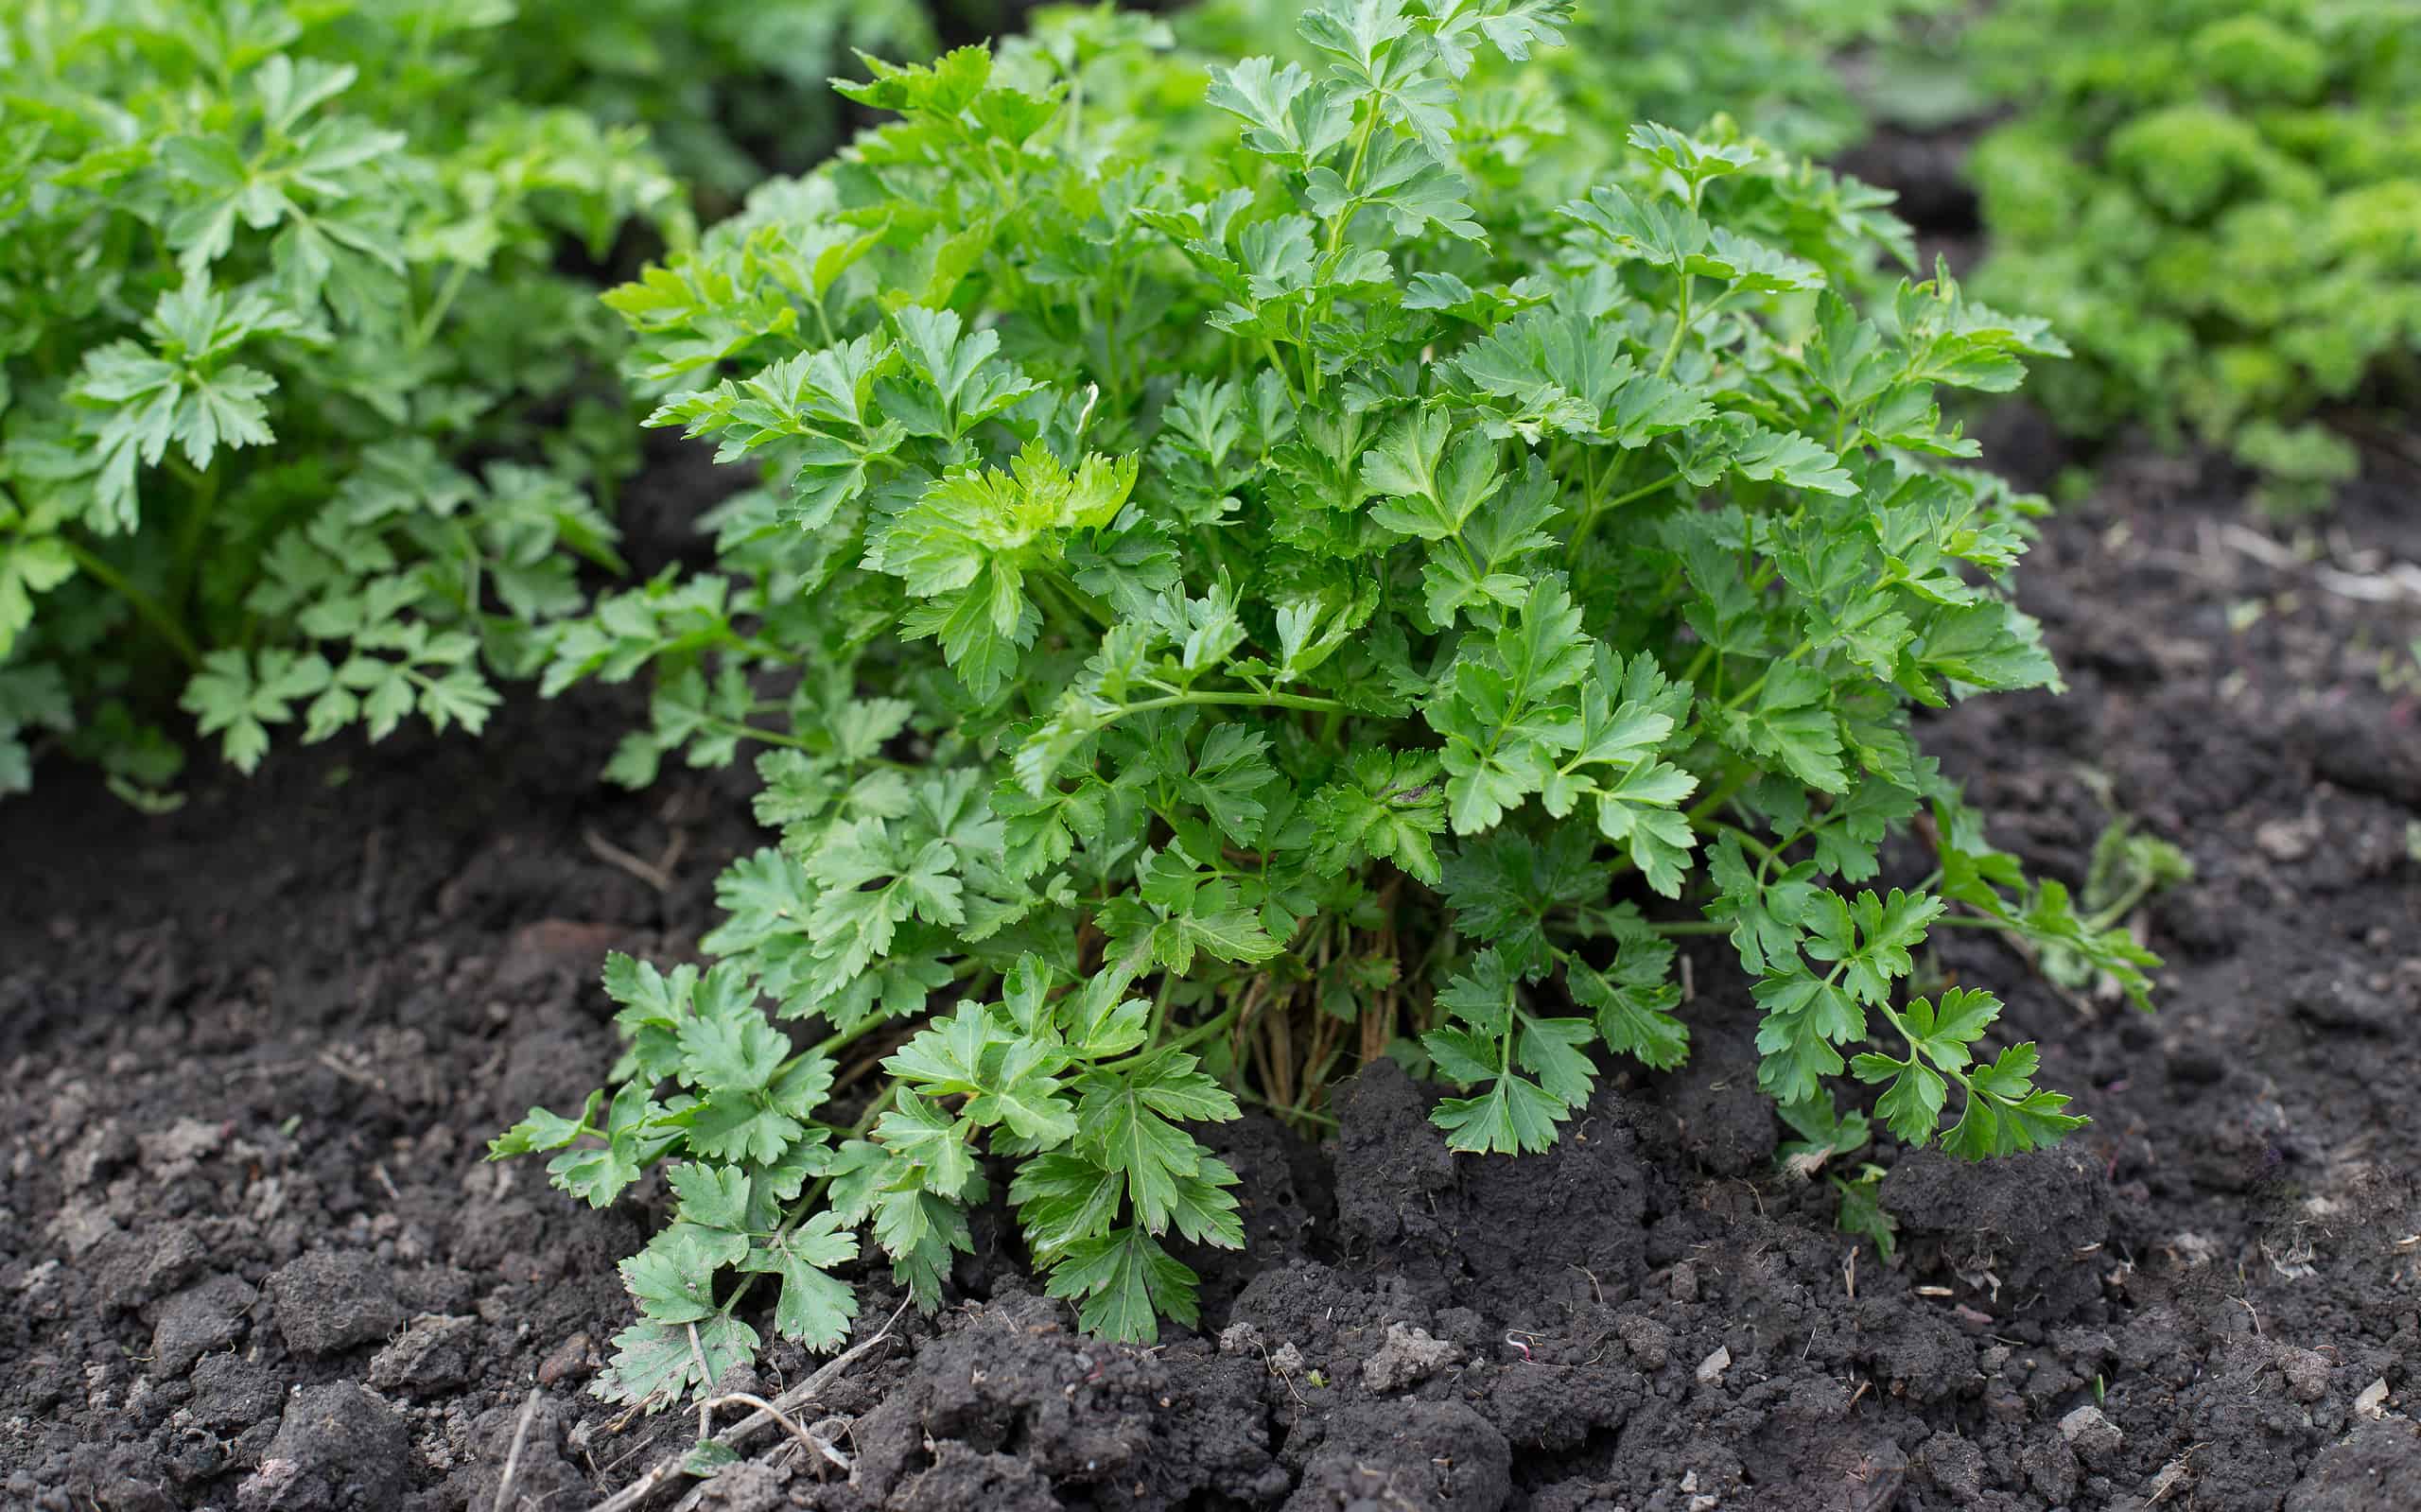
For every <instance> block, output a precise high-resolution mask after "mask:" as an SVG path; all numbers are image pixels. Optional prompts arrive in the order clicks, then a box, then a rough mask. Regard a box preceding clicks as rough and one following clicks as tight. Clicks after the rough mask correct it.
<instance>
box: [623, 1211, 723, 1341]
mask: <svg viewBox="0 0 2421 1512" xmlns="http://www.w3.org/2000/svg"><path fill="white" fill-rule="evenodd" d="M747 1253H748V1239H747V1236H746V1235H743V1234H733V1233H726V1232H723V1230H720V1229H713V1228H701V1227H699V1226H698V1225H695V1224H688V1223H676V1224H674V1225H672V1226H671V1227H670V1228H668V1229H666V1230H665V1231H664V1232H662V1233H660V1234H658V1235H656V1236H655V1238H654V1239H653V1240H651V1241H649V1242H648V1246H647V1248H645V1249H643V1250H641V1251H639V1252H638V1253H637V1254H636V1255H634V1256H632V1257H631V1258H630V1259H629V1260H624V1261H623V1262H622V1266H621V1270H622V1284H623V1285H624V1286H626V1287H628V1288H629V1289H630V1293H631V1296H632V1298H633V1300H635V1301H636V1302H637V1303H638V1305H639V1309H640V1311H642V1312H645V1313H646V1314H647V1315H648V1317H649V1318H650V1319H651V1320H653V1321H654V1322H657V1323H696V1322H699V1321H701V1320H703V1319H705V1318H709V1317H712V1316H714V1315H715V1291H714V1282H715V1273H716V1272H717V1271H719V1270H721V1269H722V1268H723V1267H724V1266H726V1265H737V1264H738V1263H740V1259H741V1257H743V1256H745V1255H746V1254H747Z"/></svg>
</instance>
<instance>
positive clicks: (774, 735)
mask: <svg viewBox="0 0 2421 1512" xmlns="http://www.w3.org/2000/svg"><path fill="white" fill-rule="evenodd" d="M698 722H699V723H700V724H702V725H705V727H707V728H709V729H713V730H719V731H721V732H722V733H723V734H724V735H731V736H737V737H739V738H740V739H743V740H762V741H764V742H765V743H766V744H767V745H786V746H789V747H790V748H791V749H792V750H794V751H809V752H811V751H813V750H814V747H813V746H810V744H808V743H807V741H806V740H805V739H801V738H800V737H798V736H795V735H786V734H784V733H783V732H781V731H780V730H767V729H760V728H758V726H756V725H754V724H742V723H741V722H740V721H738V720H726V719H724V718H723V716H722V715H720V714H701V715H700V716H699V717H698Z"/></svg>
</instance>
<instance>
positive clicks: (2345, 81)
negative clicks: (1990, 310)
mask: <svg viewBox="0 0 2421 1512" xmlns="http://www.w3.org/2000/svg"><path fill="white" fill-rule="evenodd" d="M1969 43H1970V57H1971V60H1972V63H1973V67H1974V70H1975V73H1976V77H1977V81H1978V82H1979V83H1980V84H1981V85H1982V86H1983V88H1984V89H1985V90H1986V91H1987V92H1988V93H1989V94H1990V95H1992V96H1995V97H1997V98H1999V99H2002V100H2006V101H2009V102H2012V103H2014V104H2015V105H2016V106H2017V107H2018V112H2017V113H2016V115H2015V116H2014V117H2013V118H2012V119H2011V120H2010V121H2008V122H2007V123H2006V124H2005V125H2003V126H2001V127H2000V128H1998V129H1997V130H1994V131H1993V132H1992V133H1990V134H1989V135H1988V136H1987V137H1985V139H1984V140H1983V141H1982V142H1981V143H1980V144H1979V145H1978V147H1977V150H1976V153H1975V156H1974V164H1973V171H1974V174H1975V178H1976V181H1977V188H1978V191H1979V193H1980V196H1981V200H1982V209H1983V217H1984V222H1985V227H1986V230H1987V232H1988V233H1989V235H1990V237H1991V247H1992V252H1991V257H1990V260H1989V261H1988V263H1987V264H1986V266H1985V267H1984V269H1982V270H1981V272H1980V273H1979V274H1978V275H1977V280H1976V285H1977V289H1978V290H1979V291H1980V292H1982V293H1983V294H1984V295H1985V297H1987V298H1989V299H1992V300H1994V301H1996V302H1999V303H2002V304H2010V305H2014V306H2017V307H2020V308H2024V309H2029V310H2031V311H2034V312H2036V313H2039V314H2042V315H2046V316H2047V317H2049V318H2050V320H2051V322H2052V323H2053V324H2054V326H2055V327H2056V328H2057V329H2058V330H2059V331H2060V332H2061V333H2062V334H2063V335H2064V337H2065V338H2066V339H2068V341H2069V342H2070V343H2071V344H2072V345H2073V346H2074V347H2075V348H2076V349H2077V354H2078V360H2077V361H2076V362H2074V363H2071V364H2065V365H2061V366H2055V367H2052V368H2049V369H2047V370H2046V371H2045V373H2044V374H2042V377H2041V380H2040V382H2039V384H2038V385H2037V387H2038V389H2039V390H2040V392H2041V397H2042V398H2043V399H2044V401H2045V402H2046V403H2047V404H2048V405H2049V406H2050V408H2051V409H2052V410H2053V413H2054V415H2055V417H2056V418H2057V419H2058V420H2059V421H2060V422H2061V423H2062V424H2063V425H2064V426H2067V427H2069V428H2070V429H2072V430H2077V431H2081V432H2085V433H2099V432H2103V431H2107V430H2110V429H2113V428H2116V427H2117V426H2123V425H2126V424H2129V423H2134V422H2140V423H2143V424H2146V425H2148V426H2151V428H2152V429H2153V430H2154V432H2155V433H2156V434H2158V435H2159V436H2161V437H2162V438H2163V439H2165V440H2183V439H2195V440H2200V441H2203V442H2206V443H2212V444H2215V445H2221V446H2225V447H2228V448H2230V449H2231V450H2233V452H2234V453H2235V454H2236V455H2237V456H2238V458H2239V459H2240V460H2242V461H2245V462H2247V463H2249V464H2251V465H2252V466H2254V467H2255V468H2256V469H2257V470H2259V471H2260V472H2262V473H2263V474H2264V475H2265V478H2266V479H2267V481H2266V483H2265V488H2264V492H2265V496H2266V498H2267V500H2268V501H2269V502H2270V503H2271V504H2273V506H2275V507H2279V508H2297V507H2307V506H2310V505H2313V504H2317V503H2320V502H2324V501H2325V498H2326V496H2327V494H2328V491H2329V489H2330V487H2331V485H2333V484H2334V483H2336V482H2338V481H2341V480H2343V478H2347V477H2349V476H2351V475H2352V474H2353V473H2354V471H2355V470H2356V457H2355V454H2354V452H2353V449H2352V447H2351V446H2350V445H2349V444H2348V443H2346V442H2345V440H2344V439H2343V437H2342V436H2340V435H2339V434H2337V433H2336V432H2335V431H2333V430H2331V429H2328V428H2326V427H2325V426H2322V425H2320V424H2318V423H2317V422H2316V421H2315V420H2314V418H2313V417H2314V416H2315V415H2316V414H2317V413H2319V412H2321V411H2322V410H2324V409H2325V408H2327V407H2329V406H2331V405H2333V404H2336V403H2338V402H2341V401H2360V400H2363V399H2365V398H2375V399H2386V398H2391V397H2394V396H2403V397H2405V398H2410V397H2412V396H2414V395H2421V381H2416V380H2421V363H2416V360H2415V359H2416V351H2421V11H2416V9H2415V8H2414V7H2413V6H2412V4H2411V3H2410V0H2256V3H2252V4H2247V3H2245V0H2130V3H2128V4H2125V5H2109V4H2104V3H2101V0H2010V3H2008V4H2005V5H2002V6H2000V7H1998V8H1996V9H1994V11H1993V12H1992V13H1991V14H1990V15H1989V16H1987V17H1986V18H1985V19H1983V20H1982V21H1981V22H1980V23H1979V24H1978V25H1977V26H1976V27H1975V28H1974V29H1973V31H1972V32H1971V33H1970V37H1969Z"/></svg>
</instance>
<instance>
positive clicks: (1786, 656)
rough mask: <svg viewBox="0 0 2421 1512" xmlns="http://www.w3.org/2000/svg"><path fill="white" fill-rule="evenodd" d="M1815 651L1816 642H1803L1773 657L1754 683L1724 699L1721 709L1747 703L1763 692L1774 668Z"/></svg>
mask: <svg viewBox="0 0 2421 1512" xmlns="http://www.w3.org/2000/svg"><path fill="white" fill-rule="evenodd" d="M1815 649H1816V642H1815V641H1814V640H1813V639H1808V640H1803V641H1801V642H1800V643H1799V644H1798V645H1797V646H1795V647H1793V648H1792V649H1791V650H1789V651H1787V652H1784V653H1783V654H1782V655H1780V656H1777V657H1775V658H1774V659H1773V660H1772V661H1770V662H1768V663H1767V664H1766V669H1765V670H1764V671H1762V672H1759V673H1758V674H1757V679H1756V681H1755V682H1752V683H1750V685H1749V686H1746V687H1744V688H1742V689H1741V690H1740V691H1739V692H1737V693H1734V694H1733V695H1732V696H1731V697H1730V698H1727V699H1725V700H1724V701H1723V707H1724V708H1726V709H1736V708H1738V707H1739V706H1740V705H1741V704H1746V703H1748V702H1749V701H1750V699H1752V698H1755V697H1756V696H1757V695H1758V694H1759V693H1762V692H1764V691H1765V687H1766V679H1767V678H1768V677H1771V676H1772V675H1773V671H1774V669H1775V668H1777V667H1780V666H1782V665H1783V664H1784V663H1785V662H1795V661H1797V660H1799V658H1801V657H1802V656H1804V655H1806V654H1807V653H1808V652H1811V651H1814V650H1815Z"/></svg>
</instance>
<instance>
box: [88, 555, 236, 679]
mask: <svg viewBox="0 0 2421 1512" xmlns="http://www.w3.org/2000/svg"><path fill="white" fill-rule="evenodd" d="M56 539H57V540H58V542H59V543H60V545H61V546H63V547H66V548H67V554H68V555H69V556H70V557H72V558H74V559H75V562H76V565H77V566H78V568H80V569H81V570H82V571H83V573H84V575H85V576H86V577H88V578H91V579H92V580H93V581H94V582H97V583H99V584H100V585H101V586H103V587H105V588H107V589H109V590H110V591H111V592H113V593H114V594H116V595H117V596H118V597H119V598H121V599H124V600H126V601H127V603H128V605H129V606H130V607H131V608H132V609H133V610H134V613H135V615H136V616H137V617H140V618H141V619H142V620H143V622H144V623H145V624H147V625H149V626H150V627H151V630H152V633H153V634H157V635H158V636H159V637H160V638H161V639H162V640H163V641H165V642H166V643H167V646H168V649H169V650H170V651H173V652H176V653H177V659H178V660H180V661H182V662H183V663H184V664H185V666H187V667H188V668H190V669H193V670H195V671H200V670H201V652H200V650H199V649H197V648H196V647H195V645H194V643H193V637H192V636H190V635H188V634H185V629H184V626H183V625H181V624H179V623H178V622H177V618H176V617H175V616H174V615H172V614H170V613H168V611H167V610H165V609H164V608H162V607H161V606H160V601H159V600H156V599H154V598H152V597H151V596H150V595H149V594H148V593H145V592H144V591H143V590H142V589H140V588H138V587H136V586H135V585H134V584H133V583H132V582H130V581H128V579H127V576H126V574H125V573H122V572H120V571H118V569H117V568H115V567H113V566H111V565H109V564H108V563H107V562H104V561H102V560H101V559H100V558H99V557H98V556H96V555H95V554H94V553H93V552H92V551H91V550H89V549H87V548H86V547H84V546H82V545H81V544H79V543H78V542H77V541H75V540H72V539H70V538H69V537H67V536H64V535H61V536H58V537H56Z"/></svg>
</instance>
